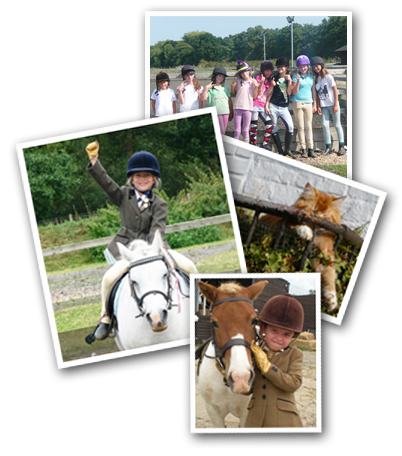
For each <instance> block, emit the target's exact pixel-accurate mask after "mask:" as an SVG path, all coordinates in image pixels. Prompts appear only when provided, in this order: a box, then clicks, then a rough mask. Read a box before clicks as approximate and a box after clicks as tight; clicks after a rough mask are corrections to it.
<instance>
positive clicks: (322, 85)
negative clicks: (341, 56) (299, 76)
mask: <svg viewBox="0 0 402 456" xmlns="http://www.w3.org/2000/svg"><path fill="white" fill-rule="evenodd" d="M311 66H312V67H313V74H314V79H315V81H316V82H315V85H314V106H313V112H318V114H319V115H322V128H323V131H324V139H325V152H324V153H323V155H329V154H332V147H331V132H330V130H329V116H330V115H331V117H332V121H333V123H334V127H335V129H336V132H337V134H338V140H339V151H338V155H345V153H346V147H345V144H344V143H345V140H344V136H343V129H342V125H341V112H340V110H339V101H338V89H337V87H336V83H335V79H334V77H333V76H332V74H330V73H329V72H328V70H327V69H326V68H325V64H324V61H323V59H322V58H321V57H319V56H316V57H313V58H312V59H311Z"/></svg>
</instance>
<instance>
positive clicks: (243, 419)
mask: <svg viewBox="0 0 402 456" xmlns="http://www.w3.org/2000/svg"><path fill="white" fill-rule="evenodd" d="M247 415H248V410H247V409H246V410H244V412H241V413H240V414H239V418H240V425H239V427H241V428H244V426H245V425H246V419H247Z"/></svg>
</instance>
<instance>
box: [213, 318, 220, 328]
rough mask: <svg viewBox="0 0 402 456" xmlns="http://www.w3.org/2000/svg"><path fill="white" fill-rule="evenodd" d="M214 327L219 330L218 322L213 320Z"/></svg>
mask: <svg viewBox="0 0 402 456" xmlns="http://www.w3.org/2000/svg"><path fill="white" fill-rule="evenodd" d="M212 326H213V327H214V328H219V326H218V323H217V322H216V321H214V320H212Z"/></svg>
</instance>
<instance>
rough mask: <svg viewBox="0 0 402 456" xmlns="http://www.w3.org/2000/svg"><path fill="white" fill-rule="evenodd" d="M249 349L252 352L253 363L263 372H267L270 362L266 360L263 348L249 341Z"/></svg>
mask: <svg viewBox="0 0 402 456" xmlns="http://www.w3.org/2000/svg"><path fill="white" fill-rule="evenodd" d="M251 351H252V352H253V355H254V359H255V363H256V365H257V367H258V369H260V371H261V372H262V373H263V374H266V373H267V372H268V369H269V368H270V366H271V363H270V362H269V361H268V358H267V355H266V354H265V353H264V351H263V349H262V348H261V347H259V346H258V345H255V342H254V341H253V342H251Z"/></svg>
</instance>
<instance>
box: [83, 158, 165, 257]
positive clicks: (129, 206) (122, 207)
mask: <svg viewBox="0 0 402 456" xmlns="http://www.w3.org/2000/svg"><path fill="white" fill-rule="evenodd" d="M87 170H88V171H89V173H90V174H91V176H92V177H93V178H94V179H95V181H96V182H97V183H98V184H99V186H100V187H101V188H102V189H103V191H104V192H105V193H106V196H107V197H108V199H109V201H110V202H111V203H113V204H115V205H116V206H117V207H118V208H119V211H120V220H121V224H122V228H121V229H120V231H119V232H118V233H117V234H116V236H115V237H114V239H113V240H112V241H111V242H110V243H109V245H108V249H109V251H110V253H111V254H112V255H113V256H114V257H115V258H116V260H118V259H120V252H119V250H118V248H117V244H116V242H120V243H121V244H123V245H125V246H127V244H128V243H129V242H131V241H133V240H134V239H142V240H144V241H147V242H152V241H153V238H154V235H155V232H156V230H159V231H160V234H161V236H162V239H164V236H165V228H166V220H167V215H168V205H167V203H166V201H164V200H163V199H162V198H159V196H157V195H155V194H154V193H153V194H152V197H151V198H150V200H149V203H150V204H149V207H148V208H147V209H145V210H144V211H143V212H141V211H140V208H139V207H138V203H137V198H136V196H135V193H134V194H133V189H132V188H129V187H126V186H123V187H120V186H119V185H117V184H116V182H115V181H114V180H113V179H112V178H111V177H110V176H109V175H108V174H107V172H106V170H105V169H104V168H103V166H102V165H101V163H100V161H99V159H98V160H97V161H96V163H95V164H94V165H91V164H89V165H88V167H87ZM165 246H166V247H168V245H167V243H166V241H165Z"/></svg>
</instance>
